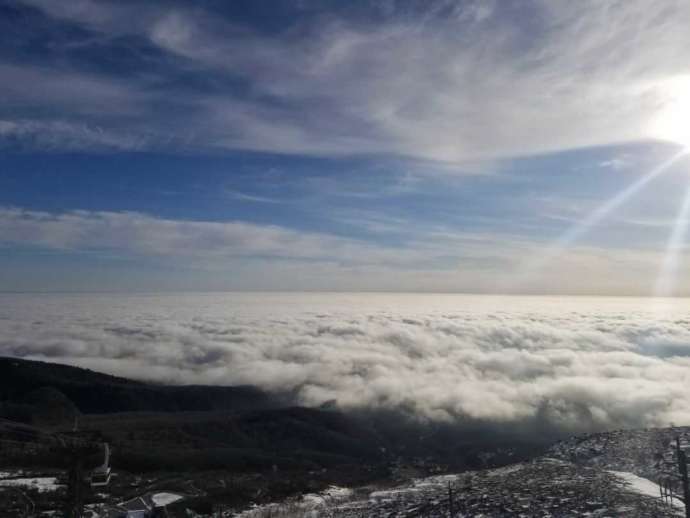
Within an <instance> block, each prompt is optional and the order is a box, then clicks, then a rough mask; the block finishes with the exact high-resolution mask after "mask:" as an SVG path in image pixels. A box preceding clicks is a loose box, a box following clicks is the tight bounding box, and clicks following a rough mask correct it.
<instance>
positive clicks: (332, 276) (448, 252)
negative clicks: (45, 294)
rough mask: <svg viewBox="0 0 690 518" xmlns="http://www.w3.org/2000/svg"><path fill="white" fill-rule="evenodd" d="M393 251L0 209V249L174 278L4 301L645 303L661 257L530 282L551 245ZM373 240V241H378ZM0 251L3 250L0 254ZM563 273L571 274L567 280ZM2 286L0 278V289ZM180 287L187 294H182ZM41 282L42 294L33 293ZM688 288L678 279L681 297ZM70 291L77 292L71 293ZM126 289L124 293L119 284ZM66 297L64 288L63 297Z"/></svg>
mask: <svg viewBox="0 0 690 518" xmlns="http://www.w3.org/2000/svg"><path fill="white" fill-rule="evenodd" d="M405 228H406V231H407V232H408V233H407V234H406V235H401V236H400V239H398V240H396V241H395V242H391V243H388V242H385V241H382V240H380V239H374V238H368V239H366V238H362V237H360V238H354V237H349V236H344V235H339V234H335V233H325V232H313V231H306V230H301V229H292V228H288V227H284V226H280V225H271V224H257V223H249V222H245V221H204V220H183V219H170V218H162V217H157V216H153V215H150V214H145V213H140V212H115V211H84V210H74V211H68V212H46V211H37V210H27V209H21V208H15V207H2V206H0V247H2V246H6V247H9V249H10V250H13V251H14V252H13V253H14V254H16V253H18V251H22V250H29V251H31V252H36V251H40V252H41V253H48V254H51V253H52V254H67V255H69V254H72V255H73V256H78V255H79V254H89V256H91V257H92V258H97V259H99V260H100V261H102V262H103V261H105V262H106V263H107V262H110V263H111V264H114V263H113V261H115V262H116V261H117V260H118V258H119V259H120V260H130V261H133V260H142V261H150V262H151V263H152V264H155V265H156V266H155V267H156V269H161V268H164V269H166V268H167V269H168V270H166V271H168V273H170V269H174V270H175V273H174V275H172V274H171V275H168V277H167V278H166V279H157V280H156V278H155V276H154V277H152V278H151V279H148V280H147V279H146V278H140V277H136V280H135V281H134V284H132V281H131V279H128V278H127V275H128V273H131V272H130V271H129V270H127V269H126V268H125V269H124V270H122V273H121V275H120V278H119V279H116V280H115V281H110V280H108V279H107V278H104V276H103V274H102V271H96V272H95V273H94V272H89V271H86V270H85V269H84V268H76V269H70V270H69V272H72V273H71V274H70V275H71V277H70V280H69V281H66V282H58V283H57V284H56V283H55V277H56V275H57V274H56V273H55V272H57V271H59V270H52V268H53V266H52V265H51V270H49V271H48V273H47V275H48V277H50V278H45V277H40V274H39V273H38V270H36V269H33V270H32V271H31V272H30V274H27V276H26V277H23V276H16V275H15V276H14V277H15V278H14V279H12V278H10V277H9V276H8V277H7V278H6V279H5V280H4V283H3V285H4V286H5V289H10V290H12V289H13V287H15V286H16V288H15V289H16V290H18V291H27V290H28V291H35V290H39V291H45V290H65V289H67V290H76V291H78V290H80V289H87V290H94V289H100V290H117V291H122V290H123V289H130V290H138V291H141V290H161V289H163V290H168V291H169V290H171V289H173V290H175V289H178V290H179V289H183V290H188V289H189V286H190V285H193V286H194V289H211V290H218V289H221V290H223V289H232V290H238V289H239V290H243V289H247V290H255V289H268V290H276V289H282V290H305V289H307V290H311V289H315V290H333V291H353V290H355V291H356V290H363V291H442V292H479V293H506V292H509V293H515V292H528V293H574V294H603V293H623V294H643V295H646V294H650V293H651V291H652V289H653V286H654V282H655V280H656V278H657V275H658V265H659V264H660V261H661V254H660V252H658V251H656V250H654V249H649V248H648V249H645V248H637V249H627V248H622V247H621V248H614V249H608V248H603V247H596V246H584V245H582V246H572V247H571V248H569V249H568V253H567V254H562V255H561V256H559V257H557V258H555V257H552V258H551V259H552V260H551V261H550V262H548V264H540V266H541V268H540V269H539V271H535V272H534V275H532V276H530V277H529V278H528V279H527V281H523V280H522V277H521V272H522V270H523V269H524V267H525V264H529V261H533V260H534V258H541V257H543V256H544V254H546V253H548V243H544V242H542V241H539V240H537V239H535V238H531V239H530V238H527V237H520V236H511V235H509V234H505V235H503V234H497V233H495V232H491V233H488V232H487V233H481V232H464V231H458V230H453V229H452V228H449V227H445V226H443V225H440V224H438V225H436V224H435V225H432V226H428V225H427V226H424V225H421V226H419V227H415V226H414V223H410V224H409V225H406V227H405ZM377 237H378V236H377ZM0 249H1V248H0ZM566 272H567V274H566ZM1 277H2V274H1V273H0V278H1ZM187 280H189V281H190V282H191V281H193V282H191V284H187ZM39 281H40V282H39ZM688 282H690V279H678V282H677V292H678V293H683V292H684V291H685V290H687V289H688ZM71 283H75V284H73V285H71ZM123 283H124V284H123ZM70 285H71V287H70Z"/></svg>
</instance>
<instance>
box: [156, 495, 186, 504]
mask: <svg viewBox="0 0 690 518" xmlns="http://www.w3.org/2000/svg"><path fill="white" fill-rule="evenodd" d="M182 498H184V497H182V496H180V495H176V494H175V493H156V494H154V495H151V501H153V504H154V505H156V506H158V507H164V506H166V505H170V504H172V503H175V502H177V501H178V500H182Z"/></svg>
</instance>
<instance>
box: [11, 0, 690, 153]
mask: <svg viewBox="0 0 690 518" xmlns="http://www.w3.org/2000/svg"><path fill="white" fill-rule="evenodd" d="M20 4H22V5H30V6H32V7H34V8H36V9H38V10H39V11H40V12H42V13H44V14H45V15H47V16H48V17H51V18H52V19H54V20H57V21H58V22H60V23H65V22H69V23H72V24H77V25H79V26H82V27H84V28H85V29H87V30H89V31H91V32H93V33H95V34H101V35H103V36H104V37H108V38H111V40H110V41H111V44H112V40H113V39H114V40H116V43H114V45H116V46H117V45H118V43H117V42H118V41H120V40H123V39H124V41H126V42H127V45H128V46H132V45H135V46H136V45H137V44H139V45H141V44H142V43H141V41H145V42H146V45H148V46H152V47H154V48H156V49H158V51H160V52H162V53H164V54H165V55H167V56H169V58H170V59H169V60H168V61H167V65H165V66H164V67H159V68H158V69H157V71H156V73H157V74H160V76H161V77H160V78H159V79H160V80H157V81H156V82H155V86H152V85H150V84H147V83H146V81H145V80H143V79H142V78H141V77H139V76H137V77H133V78H132V79H133V81H132V82H131V84H130V85H129V86H130V87H131V88H132V89H133V90H136V89H141V88H144V89H145V90H146V91H147V93H148V94H150V95H152V98H151V99H150V100H149V104H148V106H147V107H146V109H144V110H143V111H142V113H141V118H145V119H146V120H147V122H148V127H149V128H150V131H151V132H152V133H154V134H157V135H158V136H159V138H158V139H149V141H148V142H149V145H150V146H156V145H157V146H159V147H165V146H166V143H168V142H170V141H171V140H173V141H175V142H177V143H179V142H186V143H188V145H189V146H190V147H191V148H192V149H212V148H220V149H245V150H253V151H267V152H279V153H296V154H310V155H352V154H389V155H403V156H407V157H414V158H419V159H427V160H432V161H446V162H463V161H472V160H487V159H493V158H497V157H510V156H516V155H530V154H536V153H543V152H551V151H559V150H564V149H573V148H578V147H587V146H598V145H606V144H612V143H619V142H624V141H636V140H641V139H642V140H644V139H649V138H660V137H665V135H662V134H660V132H659V131H657V129H655V128H657V126H658V124H656V122H655V121H656V119H657V118H658V116H659V113H660V112H663V110H664V109H665V107H666V108H667V107H668V106H670V105H671V104H673V102H674V99H673V98H672V97H673V95H675V94H674V93H673V92H671V91H670V90H669V89H668V88H666V86H665V85H667V84H668V81H673V80H675V78H678V77H682V76H683V75H684V74H685V75H687V74H690V68H689V67H688V65H687V63H686V62H685V60H684V59H683V57H682V56H684V55H685V53H686V51H687V49H688V47H689V46H690V36H689V35H688V33H687V31H686V30H685V28H686V27H687V25H688V23H690V7H688V6H687V5H686V3H684V2H680V1H676V0H664V1H663V2H661V3H657V4H656V5H655V6H654V8H653V10H654V16H650V12H649V11H650V6H649V3H648V2H646V1H644V0H634V1H616V2H607V3H601V2H596V1H589V0H588V1H585V2H577V3H572V2H566V1H557V2H544V1H540V0H534V1H531V2H528V3H524V4H520V6H519V7H518V6H516V5H513V4H512V3H510V2H508V3H495V2H488V1H487V2H465V1H457V2H435V3H429V4H425V6H424V8H419V7H418V6H417V7H411V6H409V5H406V4H404V3H401V4H398V6H397V7H396V8H393V9H390V10H388V11H384V12H382V11H381V10H380V9H379V8H377V7H375V6H373V5H372V6H370V7H368V8H366V9H365V12H369V13H370V14H371V16H369V17H367V16H363V17H362V16H359V17H357V16H354V15H349V14H348V13H346V12H344V11H343V10H336V11H334V12H321V11H319V15H318V16H316V15H314V16H297V15H296V14H295V13H296V12H297V11H295V13H293V14H294V16H293V17H291V18H290V17H288V18H286V24H285V28H284V30H281V31H273V32H266V31H259V30H257V28H256V27H254V26H252V25H251V23H247V22H246V20H241V19H236V18H234V17H232V16H227V17H224V16H223V15H222V13H214V12H210V11H205V10H203V9H201V8H195V9H188V8H183V7H180V6H177V5H175V6H173V5H172V4H171V5H169V6H166V5H165V4H161V5H156V6H151V5H150V4H146V3H144V4H141V5H139V4H130V3H127V4H122V3H115V2H95V1H86V0H79V1H70V2H61V3H57V4H56V3H53V2H45V1H43V0H25V1H24V2H19V3H18V4H17V5H20ZM296 9H297V7H296V6H295V10H296ZM367 9H368V11H367ZM135 13H136V14H135ZM374 19H375V20H376V23H374V21H373V20H374ZM118 38H120V39H118ZM136 38H139V40H137V39H136ZM137 41H138V42H139V43H137ZM119 44H123V43H122V42H121V41H120V43H119ZM56 73H57V72H56ZM59 73H63V71H59ZM180 74H185V75H187V76H188V77H189V76H190V74H191V76H192V77H195V78H196V79H197V81H196V83H195V82H189V83H186V84H183V85H182V86H183V88H181V89H180V88H179V86H180V84H179V82H175V84H176V87H175V90H174V91H171V90H169V87H168V86H166V85H167V84H169V83H171V82H174V81H175V80H174V78H175V77H178V76H179V75H180ZM113 77H114V76H113V74H104V77H103V81H113ZM201 78H204V79H205V80H210V81H212V83H213V84H214V87H213V88H212V89H211V90H208V89H199V88H198V87H196V86H194V85H195V84H198V83H199V81H198V79H201ZM238 85H241V88H238ZM107 88H108V87H106V88H105V90H107ZM171 95H174V96H175V104H176V106H177V111H178V113H179V112H183V113H184V117H183V118H182V119H181V120H184V130H182V129H181V125H180V126H179V127H178V124H179V122H180V121H179V120H178V119H177V118H172V119H171V118H170V117H172V116H171V115H170V110H168V111H165V110H163V111H161V110H160V109H152V107H153V106H160V105H166V104H170V102H171V99H170V96H171ZM49 99H50V95H48V94H46V98H45V99H44V100H42V99H37V100H36V101H35V106H34V107H44V106H45V104H46V103H47V102H48V101H49ZM74 99H75V102H76V101H77V100H78V99H79V95H78V94H77V93H76V90H75V93H74ZM112 105H113V106H117V104H112ZM106 110H107V107H106ZM166 113H167V114H168V115H166ZM140 123H141V120H135V121H134V122H133V123H132V122H131V121H130V122H128V123H127V124H124V125H122V122H121V121H117V120H115V119H111V118H109V117H108V116H107V114H105V113H104V114H103V117H102V119H101V121H100V126H102V127H103V128H105V129H112V128H109V126H116V127H117V129H122V128H123V127H124V128H132V130H133V131H138V128H141V127H142V125H141V124H140ZM662 133H663V132H662ZM168 145H169V144H168Z"/></svg>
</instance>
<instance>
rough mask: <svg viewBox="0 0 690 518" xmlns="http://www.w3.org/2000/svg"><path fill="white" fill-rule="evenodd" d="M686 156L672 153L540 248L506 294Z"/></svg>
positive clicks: (532, 276)
mask: <svg viewBox="0 0 690 518" xmlns="http://www.w3.org/2000/svg"><path fill="white" fill-rule="evenodd" d="M686 154H687V153H686V150H685V149H683V150H681V151H680V152H678V153H676V154H674V155H673V156H671V157H670V158H668V159H667V160H665V161H664V162H662V163H661V164H659V165H658V166H656V167H655V168H654V169H652V170H651V171H649V172H648V173H647V174H645V175H644V176H642V177H641V178H638V179H637V180H636V181H635V182H634V183H632V184H630V185H629V186H628V187H626V188H625V189H623V190H622V191H621V192H619V193H618V194H616V195H615V196H614V197H613V198H611V199H610V200H607V201H606V202H605V203H604V204H602V205H600V206H599V207H597V208H596V209H595V210H594V211H593V212H591V213H590V214H589V215H588V216H587V217H586V218H585V219H584V220H582V221H580V222H578V223H576V224H574V225H573V226H571V227H570V228H569V229H568V230H567V231H566V232H565V233H564V234H562V235H561V236H560V237H559V238H558V239H556V240H554V241H553V242H552V243H551V244H549V245H548V246H547V247H546V248H545V249H543V250H542V251H541V252H540V253H539V255H537V256H535V257H532V258H531V259H529V260H527V261H526V262H525V263H523V265H522V267H520V268H518V271H517V275H516V276H515V282H514V283H512V284H511V286H510V287H508V288H507V289H506V291H515V290H516V289H519V288H523V287H525V286H526V285H527V284H528V283H529V282H530V281H531V280H532V279H533V278H534V277H535V276H536V275H538V274H539V272H540V271H541V270H542V269H543V268H544V267H545V266H547V265H548V264H549V263H550V262H552V261H553V260H554V259H556V258H557V257H559V256H560V255H561V254H563V252H565V250H566V249H567V248H568V247H569V246H570V245H572V244H573V243H574V242H575V241H577V240H578V239H579V238H581V237H582V236H583V235H584V234H586V233H587V232H589V230H590V229H591V228H592V227H594V226H595V225H597V224H598V223H599V222H600V221H601V220H603V219H604V218H605V217H606V216H608V215H609V214H611V213H612V212H613V211H615V210H616V209H618V208H619V207H620V206H621V205H623V204H624V203H625V202H626V201H628V200H629V199H630V198H631V197H632V196H634V195H635V194H637V193H638V192H639V191H641V190H642V189H643V188H644V187H645V186H646V185H647V184H648V183H649V182H651V181H652V180H653V179H654V178H656V177H657V176H659V175H660V174H662V173H664V172H665V171H667V170H668V168H669V167H671V166H672V165H673V164H675V163H676V162H677V161H678V160H679V159H680V158H681V157H683V156H685V155H686Z"/></svg>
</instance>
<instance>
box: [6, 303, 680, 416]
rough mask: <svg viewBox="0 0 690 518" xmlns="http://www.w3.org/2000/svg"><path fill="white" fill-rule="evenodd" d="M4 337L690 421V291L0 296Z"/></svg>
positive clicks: (465, 404)
mask: <svg viewBox="0 0 690 518" xmlns="http://www.w3.org/2000/svg"><path fill="white" fill-rule="evenodd" d="M0 300H2V304H0V317H2V318H3V322H5V324H4V325H3V326H2V329H0V350H1V351H2V352H3V354H7V355H11V356H18V357H28V358H41V359H48V360H52V361H59V362H65V363H70V364H74V365H81V366H85V367H89V368H94V369H97V370H101V371H107V372H111V373H115V374H120V375H127V376H134V377H137V378H144V379H155V380H158V381H167V382H175V383H214V384H246V383H249V384H255V385H258V386H260V387H262V388H264V389H268V390H275V391H279V392H282V391H289V392H292V393H296V394H297V395H298V397H299V399H300V400H301V402H302V403H304V404H307V405H319V404H322V403H324V402H326V401H330V400H333V399H335V400H336V401H337V402H338V404H339V405H340V406H341V407H343V408H362V407H364V408H389V409H390V408H395V409H399V408H406V409H408V410H410V409H411V410H412V411H413V412H414V413H416V414H417V415H419V416H422V417H425V418H430V419H437V420H446V419H453V418H455V417H470V418H475V419H485V420H489V421H495V422H500V423H510V422H514V421H519V420H526V419H527V420H528V419H531V418H536V417H539V418H541V419H547V420H549V421H551V422H552V423H553V424H556V425H558V426H563V427H565V428H569V429H582V428H590V427H591V428H610V427H618V426H652V425H668V424H669V423H670V422H674V423H676V424H683V423H688V422H690V398H688V396H687V390H686V388H687V384H688V382H689V381H690V369H688V367H690V360H689V359H688V358H690V332H689V331H688V326H687V319H686V318H685V315H687V304H688V303H687V301H678V302H677V303H676V305H675V307H674V308H673V311H672V312H671V313H670V314H668V315H667V317H666V318H665V319H658V318H655V317H654V315H653V314H652V313H650V312H649V311H647V309H646V308H647V307H648V306H647V304H646V302H645V301H644V300H640V299H586V298H585V299H583V298H573V299H563V298H560V299H559V298H548V299H543V298H529V297H528V298H513V297H507V298H496V297H476V296H475V297H468V296H439V295H427V296H424V295H421V296H420V295H357V294H340V295H334V294H326V295H324V294H312V295H299V294H296V295H287V294H283V295H277V294H273V295H271V294H261V295H259V294H253V295H252V294H229V295H194V296H193V295H189V296H177V295H170V296H126V297H125V296H112V295H111V296H106V295H102V296H95V295H90V296H84V295H81V296H62V295H52V296H43V297H39V296H26V295H25V296H9V295H0Z"/></svg>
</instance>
